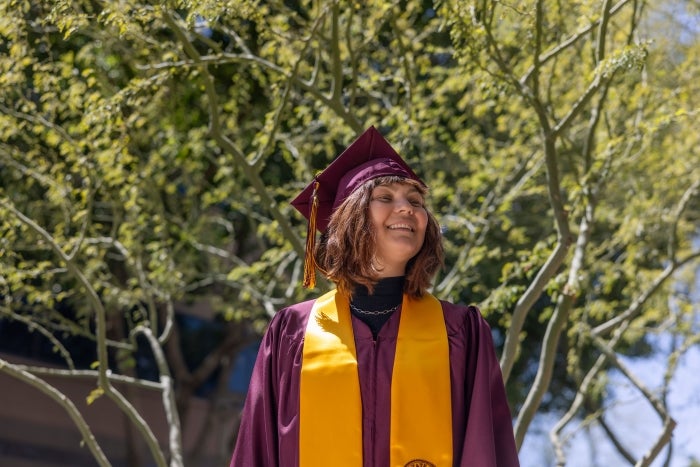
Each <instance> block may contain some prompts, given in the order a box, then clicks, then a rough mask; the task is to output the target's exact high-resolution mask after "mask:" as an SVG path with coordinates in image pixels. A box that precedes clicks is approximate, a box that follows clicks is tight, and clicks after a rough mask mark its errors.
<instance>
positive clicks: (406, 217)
mask: <svg viewBox="0 0 700 467" xmlns="http://www.w3.org/2000/svg"><path fill="white" fill-rule="evenodd" d="M369 217H370V221H371V223H372V227H373V228H374V231H375V239H376V243H375V259H376V262H377V264H375V267H376V269H377V271H378V273H379V276H380V277H393V276H402V275H404V273H405V272H406V264H407V263H408V261H409V260H410V259H411V258H413V257H414V256H415V255H416V254H417V253H418V252H419V251H420V249H421V247H422V246H423V241H424V240H425V230H426V227H427V225H428V212H427V211H426V209H425V200H424V199H423V195H422V194H421V193H420V191H418V189H417V188H416V187H415V186H413V185H412V184H408V183H391V184H388V185H378V186H376V187H375V188H374V189H373V190H372V195H371V198H370V203H369Z"/></svg>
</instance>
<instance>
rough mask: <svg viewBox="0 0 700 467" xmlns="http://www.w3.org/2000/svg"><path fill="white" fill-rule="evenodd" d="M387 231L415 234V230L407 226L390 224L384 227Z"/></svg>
mask: <svg viewBox="0 0 700 467" xmlns="http://www.w3.org/2000/svg"><path fill="white" fill-rule="evenodd" d="M386 228H387V229H389V230H406V231H408V232H415V229H414V228H413V227H411V226H410V225H408V224H392V225H388V226H387V227H386Z"/></svg>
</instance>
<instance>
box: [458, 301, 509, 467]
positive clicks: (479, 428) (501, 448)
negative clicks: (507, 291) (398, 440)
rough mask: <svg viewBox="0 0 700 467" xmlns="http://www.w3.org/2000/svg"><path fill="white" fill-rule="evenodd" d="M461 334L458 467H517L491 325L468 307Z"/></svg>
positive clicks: (473, 308) (506, 401)
mask: <svg viewBox="0 0 700 467" xmlns="http://www.w3.org/2000/svg"><path fill="white" fill-rule="evenodd" d="M465 333H466V339H467V340H466V348H467V355H466V358H467V366H466V368H467V371H466V375H465V380H466V381H465V382H464V383H465V384H464V391H465V402H466V404H465V405H466V409H467V421H466V430H465V434H464V443H463V447H462V453H463V454H462V459H461V462H460V466H461V467H467V466H475V465H478V466H483V467H487V466H488V467H519V465H520V461H519V460H518V452H517V448H516V445H515V438H514V435H513V421H512V417H511V412H510V408H509V406H508V400H507V397H506V392H505V387H504V383H503V376H502V374H501V368H500V365H499V362H498V358H497V357H496V351H495V348H494V344H493V338H492V335H491V328H490V327H489V325H488V323H487V322H486V320H485V319H484V318H483V317H482V316H481V313H480V312H479V310H478V308H476V307H473V306H470V307H468V315H467V318H466V322H465Z"/></svg>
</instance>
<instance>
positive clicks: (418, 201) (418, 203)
mask: <svg viewBox="0 0 700 467" xmlns="http://www.w3.org/2000/svg"><path fill="white" fill-rule="evenodd" d="M408 202H409V203H411V206H413V207H416V208H422V207H423V200H422V199H410V200H408Z"/></svg>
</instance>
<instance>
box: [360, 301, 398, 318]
mask: <svg viewBox="0 0 700 467" xmlns="http://www.w3.org/2000/svg"><path fill="white" fill-rule="evenodd" d="M399 305H400V304H399ZM399 305H396V306H393V307H391V308H387V309H386V310H376V311H372V310H362V309H360V308H357V307H356V306H355V305H353V304H352V303H351V304H350V309H351V310H352V311H354V312H355V313H359V314H361V315H370V316H377V315H388V314H389V313H393V312H395V311H396V310H397V309H398V308H399Z"/></svg>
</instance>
